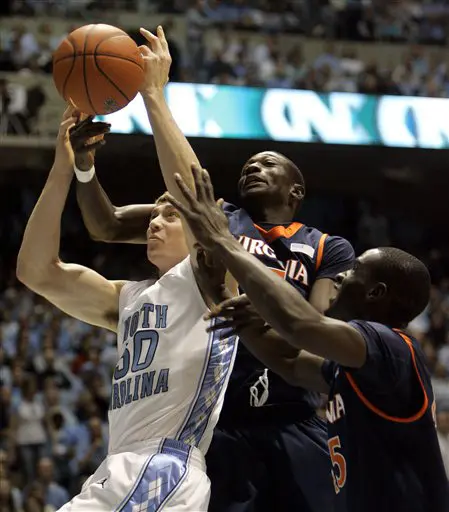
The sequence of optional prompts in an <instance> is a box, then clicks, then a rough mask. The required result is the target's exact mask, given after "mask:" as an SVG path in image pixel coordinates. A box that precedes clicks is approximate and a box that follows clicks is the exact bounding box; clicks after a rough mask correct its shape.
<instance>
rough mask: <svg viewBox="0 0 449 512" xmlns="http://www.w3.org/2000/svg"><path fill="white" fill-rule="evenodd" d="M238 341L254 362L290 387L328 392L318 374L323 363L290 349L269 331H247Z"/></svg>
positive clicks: (288, 345) (271, 330)
mask: <svg viewBox="0 0 449 512" xmlns="http://www.w3.org/2000/svg"><path fill="white" fill-rule="evenodd" d="M239 339H240V341H241V342H242V343H243V344H244V345H245V347H246V348H247V349H248V350H249V351H250V352H251V353H252V354H253V356H254V357H255V358H256V359H258V360H259V361H260V362H262V363H263V364H264V365H265V366H266V367H267V368H269V369H270V370H271V371H273V372H274V373H277V374H278V375H279V376H280V377H282V378H283V379H284V380H285V381H286V382H288V383H289V384H290V385H291V386H301V387H303V388H306V389H310V390H311V391H318V392H320V393H327V392H328V391H329V387H328V385H327V383H326V381H325V380H324V378H323V375H322V373H321V367H322V365H323V361H324V359H322V358H321V357H318V356H315V355H313V354H309V353H308V352H306V351H304V350H301V351H300V350H298V349H297V348H293V347H292V346H291V345H290V344H289V343H287V342H286V341H285V340H284V339H283V338H282V337H281V336H280V335H279V334H278V333H277V332H276V331H274V330H273V329H272V328H270V327H268V328H267V329H265V330H261V329H254V330H251V329H246V330H245V331H244V332H241V333H240V334H239Z"/></svg>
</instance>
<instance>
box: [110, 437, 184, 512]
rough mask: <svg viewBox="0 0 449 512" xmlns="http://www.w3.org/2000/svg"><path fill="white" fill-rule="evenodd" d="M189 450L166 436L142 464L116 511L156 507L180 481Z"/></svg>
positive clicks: (152, 511) (144, 511)
mask: <svg viewBox="0 0 449 512" xmlns="http://www.w3.org/2000/svg"><path fill="white" fill-rule="evenodd" d="M190 452H191V447H190V446H187V445H185V444H183V443H181V442H180V441H176V440H172V439H166V440H165V441H164V443H163V445H162V448H161V450H160V451H159V453H156V454H154V455H152V456H151V457H149V460H148V461H147V462H146V463H145V464H144V466H143V468H142V471H141V472H140V474H139V477H138V478H137V480H136V483H135V484H134V486H133V489H132V490H131V492H130V493H128V496H127V497H126V498H125V500H124V502H122V504H121V505H120V507H119V508H118V509H117V512H133V510H136V509H137V510H139V512H156V511H157V510H160V509H161V508H162V507H163V506H164V504H165V503H166V502H167V500H169V499H170V498H171V496H173V494H174V493H175V492H176V490H177V489H179V487H180V485H181V484H182V482H183V481H184V479H185V477H186V475H187V465H188V460H189V456H190ZM167 456H170V458H168V457H167Z"/></svg>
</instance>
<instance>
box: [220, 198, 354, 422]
mask: <svg viewBox="0 0 449 512" xmlns="http://www.w3.org/2000/svg"><path fill="white" fill-rule="evenodd" d="M224 211H225V213H226V215H227V217H228V220H229V229H230V231H231V233H232V234H233V235H234V236H235V237H236V238H237V239H238V240H239V241H240V243H241V244H242V245H243V247H244V248H245V249H246V250H247V251H248V252H250V253H251V254H253V255H254V256H255V257H256V258H258V259H259V260H260V261H261V262H262V263H264V264H265V265H266V266H267V267H269V268H271V269H272V270H273V271H274V272H276V273H277V274H278V275H279V276H281V277H282V278H283V279H285V280H286V281H288V282H289V283H290V284H291V285H292V286H294V287H295V288H296V289H297V290H298V292H299V293H301V294H302V295H303V296H304V297H305V298H306V299H308V298H309V296H310V292H311V289H312V287H313V284H314V283H315V282H316V281H317V280H318V279H324V278H330V279H333V278H334V277H335V276H336V275H337V274H338V273H340V272H343V271H345V270H348V269H349V268H351V267H352V264H353V261H354V250H353V248H352V246H351V244H350V243H349V242H348V241H347V240H345V239H344V238H340V237H335V236H328V235H326V234H324V233H322V232H321V231H319V230H318V229H315V228H311V227H308V226H305V225H303V224H301V223H299V222H292V223H289V224H284V225H274V224H268V223H261V224H258V225H257V224H255V223H253V221H252V220H251V218H250V217H249V215H248V214H247V213H246V212H245V210H243V209H240V208H237V207H236V206H234V205H231V204H229V203H225V205H224ZM263 371H264V365H263V364H262V363H260V362H259V361H258V360H257V359H256V358H254V357H253V356H252V355H251V354H250V353H249V352H248V350H246V348H245V347H244V346H243V345H242V344H240V345H239V348H238V353H237V358H236V362H235V366H234V371H233V373H232V375H231V379H230V383H229V386H228V390H227V393H226V396H225V403H224V406H223V410H222V414H221V417H220V422H222V423H226V422H227V421H228V420H230V421H231V422H232V424H236V423H238V422H239V421H242V422H244V423H246V422H251V421H256V422H258V421H259V420H260V418H261V416H262V417H263V418H264V419H265V420H268V419H269V418H270V417H271V418H273V420H276V421H277V420H279V421H283V419H284V418H285V417H286V416H290V417H292V418H293V419H301V418H303V417H308V416H310V415H311V414H312V412H313V411H314V410H315V409H316V408H317V406H318V403H319V395H318V394H317V393H312V392H309V391H305V390H303V389H301V388H298V387H292V386H289V385H288V384H286V383H285V381H284V380H283V379H281V378H280V377H278V376H277V375H276V374H273V373H272V372H269V397H268V401H267V402H266V404H265V405H266V406H264V407H259V408H254V407H251V406H250V388H251V386H253V384H254V383H255V382H256V381H257V380H258V379H259V377H260V376H261V375H262V374H263ZM292 405H293V406H292Z"/></svg>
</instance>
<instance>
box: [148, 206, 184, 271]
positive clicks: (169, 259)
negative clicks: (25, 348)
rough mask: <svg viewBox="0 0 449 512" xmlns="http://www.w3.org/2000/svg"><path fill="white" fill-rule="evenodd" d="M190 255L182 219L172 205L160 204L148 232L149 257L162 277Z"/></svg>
mask: <svg viewBox="0 0 449 512" xmlns="http://www.w3.org/2000/svg"><path fill="white" fill-rule="evenodd" d="M188 255H189V249H188V247H187V242H186V239H185V236H184V230H183V227H182V222H181V217H180V215H179V213H178V212H177V211H176V209H175V208H174V207H173V206H172V205H171V204H170V203H165V202H163V203H159V204H157V205H156V206H155V208H154V210H153V213H152V215H151V219H150V224H149V226H148V230H147V257H148V259H149V261H151V263H153V265H155V266H156V267H157V268H158V269H159V272H160V274H161V275H163V274H165V272H167V271H168V270H170V269H171V268H173V267H174V266H175V265H177V264H178V263H180V262H181V261H182V260H183V259H184V258H186V257H187V256H188Z"/></svg>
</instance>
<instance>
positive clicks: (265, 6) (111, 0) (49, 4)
mask: <svg viewBox="0 0 449 512" xmlns="http://www.w3.org/2000/svg"><path fill="white" fill-rule="evenodd" d="M106 8H107V9H116V10H120V9H123V10H127V11H130V10H131V11H132V10H135V11H138V12H141V13H145V12H160V13H186V15H187V19H188V20H189V22H190V23H194V24H195V25H200V26H201V27H202V28H203V29H204V28H207V27H211V26H223V25H226V26H233V27H236V28H239V29H243V30H257V31H260V30H263V31H271V32H292V33H300V34H306V35H310V36H318V37H332V38H333V37H337V38H342V39H354V40H361V41H373V40H383V41H407V42H418V41H419V42H423V43H426V44H442V43H444V41H446V40H447V26H448V19H449V4H448V2H447V0H400V1H396V2H389V1H388V0H318V1H317V0H59V1H56V0H44V1H39V2H37V1H35V0H13V1H12V3H11V12H12V13H14V14H25V15H30V14H50V15H51V14H54V15H61V14H64V15H66V14H71V15H77V16H81V17H84V16H86V13H88V12H89V11H98V10H104V9H106Z"/></svg>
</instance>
